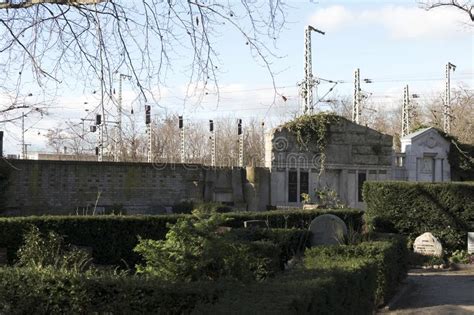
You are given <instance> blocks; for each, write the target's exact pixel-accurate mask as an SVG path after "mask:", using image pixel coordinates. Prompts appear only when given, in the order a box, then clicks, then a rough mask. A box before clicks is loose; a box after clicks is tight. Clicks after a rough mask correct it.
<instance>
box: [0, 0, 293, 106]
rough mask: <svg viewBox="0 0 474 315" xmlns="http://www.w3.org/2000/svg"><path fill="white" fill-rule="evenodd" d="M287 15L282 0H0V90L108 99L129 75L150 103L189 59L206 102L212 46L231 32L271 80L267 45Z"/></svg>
mask: <svg viewBox="0 0 474 315" xmlns="http://www.w3.org/2000/svg"><path fill="white" fill-rule="evenodd" d="M284 12H285V8H284V5H283V4H282V2H280V1H279V0H268V1H246V0H241V1H238V0H236V1H218V0H214V1H212V0H210V1H209V0H206V1H192V0H188V1H181V0H166V1H165V0H142V1H138V0H133V1H129V0H116V1H113V0H110V1H104V0H16V1H15V0H11V1H8V0H0V86H3V87H10V88H11V89H15V88H16V89H18V88H20V87H21V86H22V85H23V84H25V82H27V81H34V82H37V83H38V84H39V85H40V86H42V87H45V88H46V86H47V88H48V89H51V84H58V85H59V84H67V83H70V82H71V81H73V80H74V81H75V80H77V79H79V82H80V83H81V85H82V88H88V87H92V86H95V88H97V86H98V85H99V84H100V91H101V92H102V95H104V97H108V96H110V97H111V96H112V91H113V89H114V86H115V85H116V81H117V78H116V77H117V73H124V74H128V75H131V76H132V78H133V82H134V85H135V86H136V88H137V89H138V91H139V92H140V95H141V96H142V97H143V98H144V100H147V98H150V96H151V95H152V94H151V92H150V91H151V88H152V87H155V88H156V87H157V86H160V84H163V82H164V81H165V79H166V74H167V71H169V70H170V68H171V66H172V65H174V64H176V63H178V64H181V65H182V64H183V60H187V62H186V65H184V69H185V71H186V73H187V74H188V78H189V86H190V88H191V90H192V91H193V92H196V89H195V88H196V87H199V93H200V94H202V95H205V93H206V91H207V90H212V91H216V90H218V85H217V79H218V71H219V66H220V64H219V56H218V51H216V50H215V41H216V40H217V39H218V38H219V36H229V34H222V32H227V31H228V30H231V31H232V32H233V36H235V35H236V33H238V34H240V38H237V36H235V37H236V38H235V40H236V41H241V42H242V45H247V46H248V48H249V50H250V52H251V54H252V55H253V56H254V57H255V58H256V59H257V61H258V62H259V63H261V64H262V65H263V66H264V67H266V68H267V69H268V71H269V73H270V77H272V76H271V69H270V68H271V67H270V63H271V59H272V56H274V55H273V54H272V51H271V49H270V48H269V47H268V46H267V45H268V44H269V43H270V42H269V41H268V40H269V39H270V41H271V40H274V39H276V38H277V37H278V33H279V31H280V30H281V28H282V26H283V23H284V22H285V16H284V15H285V14H284ZM183 51H185V52H184V53H183ZM72 78H73V79H72ZM114 80H115V83H114ZM53 86H54V85H53Z"/></svg>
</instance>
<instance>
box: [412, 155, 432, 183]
mask: <svg viewBox="0 0 474 315" xmlns="http://www.w3.org/2000/svg"><path fill="white" fill-rule="evenodd" d="M416 169H417V181H419V182H434V180H435V160H434V159H433V158H432V157H423V158H418V159H417V168H416Z"/></svg>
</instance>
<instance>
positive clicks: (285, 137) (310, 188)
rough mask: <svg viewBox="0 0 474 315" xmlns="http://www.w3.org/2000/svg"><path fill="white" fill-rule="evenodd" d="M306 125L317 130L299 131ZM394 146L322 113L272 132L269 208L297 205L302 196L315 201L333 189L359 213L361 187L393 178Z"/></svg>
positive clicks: (268, 152)
mask: <svg viewBox="0 0 474 315" xmlns="http://www.w3.org/2000/svg"><path fill="white" fill-rule="evenodd" d="M318 117H326V118H319V119H318ZM328 118H329V119H328ZM304 119H306V120H309V119H314V121H303V120H304ZM298 120H302V121H298ZM318 120H320V121H318ZM321 124H324V125H323V126H322V125H321ZM307 126H314V128H315V129H316V130H315V131H312V130H311V129H301V131H298V128H307ZM318 130H319V131H318ZM392 142H393V139H392V136H390V135H386V134H383V133H380V132H378V131H376V130H374V129H371V128H368V127H365V126H362V125H358V124H356V123H353V122H351V121H349V120H347V119H345V118H343V117H339V116H331V115H323V114H322V115H314V116H302V117H301V118H297V119H296V120H295V121H293V122H290V123H289V124H288V123H287V124H285V125H282V126H280V127H278V128H275V129H273V130H272V131H271V132H270V133H269V134H267V135H266V139H265V166H266V167H267V168H268V169H269V171H270V178H271V179H270V204H272V205H275V206H299V205H300V204H301V203H302V202H303V198H302V194H308V195H309V197H310V199H311V200H317V193H316V192H317V191H323V190H332V191H335V192H337V195H338V198H339V199H340V201H341V202H343V203H344V204H346V205H347V206H349V207H354V208H363V207H364V203H363V197H362V185H363V183H364V182H365V181H366V180H388V179H391V178H392V174H391V171H392V160H393V150H392Z"/></svg>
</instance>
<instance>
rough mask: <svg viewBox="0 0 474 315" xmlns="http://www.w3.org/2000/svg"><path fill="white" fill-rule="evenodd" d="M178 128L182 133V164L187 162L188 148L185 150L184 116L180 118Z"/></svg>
mask: <svg viewBox="0 0 474 315" xmlns="http://www.w3.org/2000/svg"><path fill="white" fill-rule="evenodd" d="M178 127H179V129H180V131H181V163H185V162H186V148H185V144H186V142H185V139H184V120H183V116H178Z"/></svg>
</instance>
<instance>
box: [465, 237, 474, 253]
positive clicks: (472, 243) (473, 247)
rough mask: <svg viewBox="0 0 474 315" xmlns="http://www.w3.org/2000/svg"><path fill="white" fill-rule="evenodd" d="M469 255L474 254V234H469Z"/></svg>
mask: <svg viewBox="0 0 474 315" xmlns="http://www.w3.org/2000/svg"><path fill="white" fill-rule="evenodd" d="M467 253H468V254H474V232H467Z"/></svg>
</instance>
